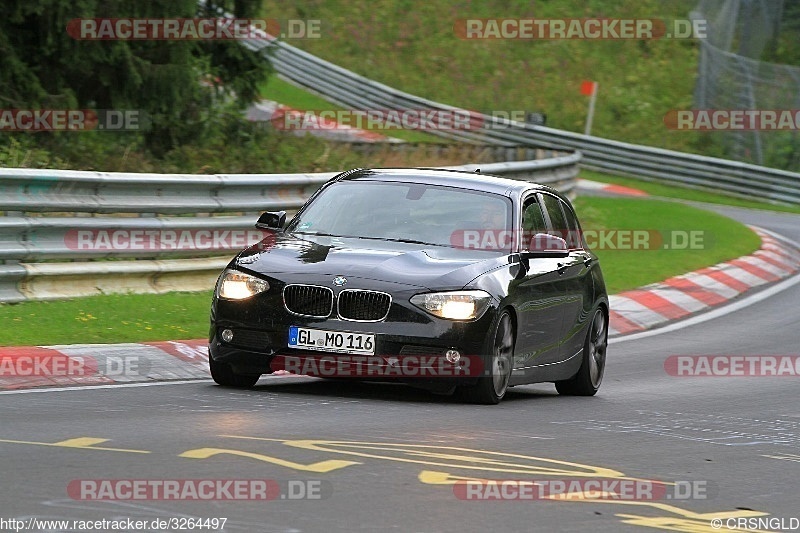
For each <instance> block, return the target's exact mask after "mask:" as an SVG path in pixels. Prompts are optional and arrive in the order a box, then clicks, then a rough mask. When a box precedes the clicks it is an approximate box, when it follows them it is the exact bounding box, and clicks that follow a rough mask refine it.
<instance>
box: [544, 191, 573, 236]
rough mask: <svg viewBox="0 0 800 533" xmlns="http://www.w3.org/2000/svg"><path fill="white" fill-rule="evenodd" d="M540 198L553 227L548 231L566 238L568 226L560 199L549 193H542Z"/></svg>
mask: <svg viewBox="0 0 800 533" xmlns="http://www.w3.org/2000/svg"><path fill="white" fill-rule="evenodd" d="M542 198H543V199H544V207H545V209H547V215H548V216H549V217H550V224H552V227H553V229H552V231H549V232H548V233H550V234H551V235H555V236H556V237H561V238H562V239H564V240H567V237H568V236H569V235H568V232H569V230H570V228H569V226H567V221H566V219H565V218H564V212H563V211H562V210H561V200H559V199H558V198H556V197H555V196H550V195H549V194H543V195H542ZM568 244H569V243H568Z"/></svg>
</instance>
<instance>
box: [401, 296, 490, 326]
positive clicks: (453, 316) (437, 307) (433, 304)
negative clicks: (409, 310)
mask: <svg viewBox="0 0 800 533" xmlns="http://www.w3.org/2000/svg"><path fill="white" fill-rule="evenodd" d="M491 300H492V297H491V296H490V295H489V293H488V292H484V291H453V292H429V293H427V294H417V295H415V296H413V297H412V298H411V303H412V304H414V305H416V306H417V307H419V308H420V309H423V310H424V311H427V312H428V313H430V314H432V315H435V316H438V317H439V318H447V319H449V320H472V319H475V318H478V317H480V316H481V315H482V314H483V312H484V311H486V309H487V308H488V307H489V302H491Z"/></svg>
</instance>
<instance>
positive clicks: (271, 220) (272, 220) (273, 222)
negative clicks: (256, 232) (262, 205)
mask: <svg viewBox="0 0 800 533" xmlns="http://www.w3.org/2000/svg"><path fill="white" fill-rule="evenodd" d="M285 223H286V211H267V212H266V213H261V216H260V217H258V222H256V228H258V229H281V228H283V225H284V224H285Z"/></svg>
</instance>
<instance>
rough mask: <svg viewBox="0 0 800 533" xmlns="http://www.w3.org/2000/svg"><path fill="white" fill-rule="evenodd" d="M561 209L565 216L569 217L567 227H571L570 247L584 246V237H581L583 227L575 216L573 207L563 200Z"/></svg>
mask: <svg viewBox="0 0 800 533" xmlns="http://www.w3.org/2000/svg"><path fill="white" fill-rule="evenodd" d="M561 209H562V210H563V211H564V216H565V217H566V219H567V227H568V228H569V237H568V238H567V245H568V246H569V247H570V248H583V239H582V238H581V228H580V225H579V224H578V219H577V218H575V215H574V214H573V213H572V209H570V208H569V206H568V205H566V204H565V203H564V202H561Z"/></svg>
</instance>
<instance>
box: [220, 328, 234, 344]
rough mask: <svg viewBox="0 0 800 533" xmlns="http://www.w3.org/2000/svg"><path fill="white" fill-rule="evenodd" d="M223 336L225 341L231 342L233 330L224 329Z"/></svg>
mask: <svg viewBox="0 0 800 533" xmlns="http://www.w3.org/2000/svg"><path fill="white" fill-rule="evenodd" d="M221 337H222V340H223V341H225V342H231V341H232V340H233V330H230V329H223V330H222V335H221Z"/></svg>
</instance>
